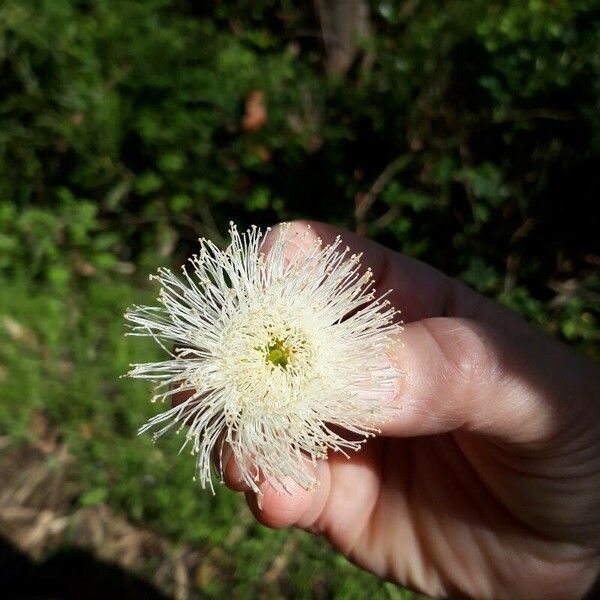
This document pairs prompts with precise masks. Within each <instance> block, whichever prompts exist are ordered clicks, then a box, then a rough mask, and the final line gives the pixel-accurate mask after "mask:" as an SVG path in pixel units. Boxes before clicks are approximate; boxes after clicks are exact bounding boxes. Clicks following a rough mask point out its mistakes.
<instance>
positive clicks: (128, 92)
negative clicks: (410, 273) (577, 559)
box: [0, 0, 600, 598]
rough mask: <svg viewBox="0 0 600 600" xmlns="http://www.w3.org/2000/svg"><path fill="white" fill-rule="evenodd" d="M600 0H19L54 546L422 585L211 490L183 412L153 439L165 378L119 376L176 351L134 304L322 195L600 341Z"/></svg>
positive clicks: (369, 230)
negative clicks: (373, 568)
mask: <svg viewBox="0 0 600 600" xmlns="http://www.w3.org/2000/svg"><path fill="white" fill-rule="evenodd" d="M599 17H600V6H599V5H598V2H597V1H594V0H554V1H548V0H447V1H446V2H429V1H424V0H405V1H402V2H400V1H393V0H381V1H375V0H372V1H370V2H367V1H366V0H317V1H315V3H314V4H311V3H305V2H298V1H297V0H294V1H292V0H280V1H275V0H257V1H254V2H246V1H242V0H230V1H211V2H208V1H207V2H194V1H192V0H187V1H185V0H144V1H141V0H85V1H84V0H45V1H44V0H35V1H34V0H3V1H2V2H1V3H0V319H1V320H0V340H1V343H0V394H1V395H0V451H1V452H2V457H1V458H0V474H3V475H4V477H3V480H0V531H2V532H4V535H5V537H7V538H9V539H10V540H12V543H14V544H15V545H16V546H17V547H18V548H20V549H24V550H25V551H26V552H27V553H28V554H29V555H30V556H33V557H34V558H38V559H40V560H44V559H47V556H48V555H49V554H50V555H51V554H52V552H56V551H57V550H58V549H60V548H64V547H70V546H76V547H85V548H88V549H89V550H90V551H91V552H93V553H94V554H95V555H98V556H102V557H103V558H109V559H111V560H113V561H115V560H116V561H117V562H118V563H119V564H121V565H122V566H123V567H124V568H126V569H130V570H133V571H135V572H136V573H141V574H142V575H143V576H144V577H146V578H147V579H148V580H150V581H152V582H153V583H154V584H155V585H157V586H158V587H159V588H160V589H161V590H162V591H163V592H164V593H167V594H168V595H175V596H177V597H180V598H185V597H189V596H194V595H205V596H208V597H222V596H223V594H225V593H227V594H229V595H232V597H240V598H242V597H249V598H250V597H256V595H257V594H260V595H262V596H263V597H280V596H282V595H284V596H293V597H320V598H353V597H356V598H362V597H367V596H368V595H369V594H371V595H373V594H375V595H379V596H381V597H390V598H401V597H406V598H408V597H410V596H409V595H405V593H404V592H402V591H400V590H398V589H397V588H395V587H393V586H391V585H389V584H382V583H380V582H378V581H376V580H375V579H374V578H372V577H370V576H367V575H364V574H361V573H359V572H358V570H356V569H354V568H353V567H351V566H350V565H348V563H346V562H345V560H344V559H343V558H340V557H335V556H334V555H333V554H332V553H331V552H330V551H329V550H327V549H325V548H324V547H323V545H322V544H321V543H319V542H316V541H314V540H312V539H309V538H308V537H306V536H303V535H302V534H298V533H287V532H267V531H265V530H262V529H260V528H259V527H258V526H256V525H254V524H253V522H252V520H251V518H250V517H249V515H248V513H247V512H246V511H245V509H244V508H243V506H242V504H241V502H240V501H239V500H238V499H237V498H236V497H235V496H234V495H233V494H231V493H229V492H227V491H226V490H225V489H219V490H218V492H217V495H216V496H215V497H213V496H211V495H210V494H209V493H202V492H199V491H198V490H197V489H196V487H195V485H194V484H193V483H192V481H191V477H192V472H193V461H192V460H190V459H189V457H187V456H182V457H179V456H177V455H176V449H177V447H178V445H177V443H176V440H173V441H171V442H169V441H165V442H164V443H161V444H160V445H159V446H157V447H153V446H151V445H150V443H149V441H148V440H147V439H143V438H140V439H137V438H136V437H135V431H136V429H137V427H138V425H139V424H140V423H141V422H143V420H145V419H146V418H147V417H148V416H150V415H151V414H153V412H154V409H153V407H152V406H150V405H148V403H147V399H148V397H149V390H148V388H147V387H146V386H144V385H142V384H136V383H133V382H129V381H121V380H119V378H118V377H119V375H120V374H122V373H123V372H124V371H125V370H126V369H127V364H128V363H129V362H134V361H135V362H139V361H141V360H144V359H146V358H149V357H153V356H157V355H156V351H155V350H154V349H153V348H148V344H143V343H142V344H141V343H139V342H135V341H131V340H130V339H124V338H123V336H122V333H123V325H122V312H123V310H124V309H125V307H126V306H127V305H129V304H131V303H143V302H145V301H151V298H152V294H153V292H152V290H151V289H150V288H149V287H148V285H147V281H146V278H147V274H148V272H150V271H151V270H153V269H154V268H155V267H156V266H157V265H159V264H178V263H179V262H181V261H182V259H183V258H185V256H186V255H187V254H188V253H190V252H192V251H193V250H194V249H195V245H196V240H197V237H198V236H199V235H203V236H209V237H211V238H213V239H214V240H216V241H217V242H218V243H220V244H223V243H226V236H225V234H226V230H227V223H228V222H229V221H230V220H234V221H236V222H237V223H238V224H239V225H240V226H245V225H250V224H253V223H256V224H258V225H267V224H272V223H273V222H276V221H280V220H290V219H295V218H314V219H319V220H323V221H327V222H331V223H335V224H339V225H342V226H344V227H347V228H350V229H354V230H357V231H358V232H359V233H361V234H363V235H367V236H369V237H372V238H374V239H377V240H379V241H381V242H382V243H385V244H387V245H389V246H390V247H393V248H395V249H397V250H399V251H402V252H405V253H407V254H410V255H412V256H415V257H418V258H420V259H422V260H425V261H427V262H430V263H432V264H433V265H435V266H437V267H439V268H440V269H442V270H444V271H445V272H447V273H449V274H451V275H453V276H457V277H459V278H460V279H462V280H463V281H465V282H466V283H468V284H469V285H471V286H472V287H474V288H475V289H477V290H478V291H480V292H482V293H484V294H487V295H489V296H492V297H495V298H497V299H498V300H499V301H501V302H503V303H505V304H506V305H508V306H509V307H511V308H513V309H514V310H516V311H518V312H520V313H521V314H523V315H524V316H525V318H527V319H528V320H530V321H531V322H534V323H536V324H538V325H539V326H541V327H543V328H544V329H545V330H546V331H548V333H549V334H551V335H553V336H556V337H557V338H559V339H561V340H563V341H565V342H567V343H570V344H572V345H574V346H576V347H578V348H579V349H580V350H581V351H582V352H586V353H588V354H589V355H590V356H592V357H595V358H598V357H599V356H600V351H599V349H598V339H599V337H600V335H599V329H598V318H599V303H600V302H599V298H600V277H599V271H598V266H599V265H600V248H599V244H598V231H599V225H600V223H599V221H598V217H597V213H599V212H600V211H599V210H598V208H599V207H598V204H599V201H600V120H599V118H598V114H599V110H600V104H599V100H600V93H599V92H600V18H599ZM36 473H37V479H36V478H35V477H36V475H35V474H36ZM3 485H4V493H3ZM52 490H54V491H52ZM26 509H27V510H29V513H24V512H23V511H26ZM19 510H21V512H19ZM2 511H3V512H2ZM11 511H12V512H11ZM15 511H16V512H15ZM94 511H95V512H94ZM44 514H45V515H46V516H47V517H48V518H47V519H46V521H44V520H43V519H42V521H40V515H44ZM15 515H17V516H15ZM19 515H20V516H19ZM27 515H29V516H27ZM48 515H49V516H48ZM86 519H87V520H86ZM94 519H96V521H98V519H100V520H102V519H107V521H106V523H113V525H110V526H109V525H106V527H103V529H102V531H103V532H104V534H103V535H104V537H102V536H100V538H98V535H99V534H98V535H96V537H94V535H95V534H94V535H92V534H91V533H90V530H89V527H88V529H86V527H87V526H88V525H89V523H90V522H95V521H94ZM114 520H116V521H115V522H118V523H120V527H121V526H122V528H121V529H119V527H117V530H118V531H120V532H121V534H122V535H123V536H124V538H125V540H126V542H123V541H122V540H121V538H119V537H118V536H117V538H118V539H119V540H121V542H119V543H121V544H125V546H127V544H129V546H127V547H128V548H130V555H131V556H130V555H127V556H128V557H129V558H128V559H127V560H124V559H123V556H124V551H123V550H122V549H121V550H114V544H115V543H117V542H115V539H113V538H114V536H113V537H112V538H111V535H109V534H108V533H106V532H107V531H112V530H113V529H114V527H116V526H115V525H114V522H113V521H114ZM44 523H45V524H44ZM82 523H83V525H82ZM102 523H104V521H102ZM86 524H87V525H86ZM111 527H112V528H113V529H111ZM123 528H124V529H123ZM78 531H80V532H81V531H84V532H87V533H86V534H85V535H84V534H82V533H79V534H78V533H77V532H78ZM123 531H125V532H128V533H123ZM57 532H58V533H57ZM88 534H89V535H88ZM115 535H116V534H115ZM132 536H133V537H132ZM136 536H138V537H136ZM139 536H142V538H140V537H139ZM144 536H147V537H144ZM88 537H89V538H93V539H91V540H90V539H87V538H88ZM132 539H133V540H134V541H133V542H132V541H131V540H132ZM140 539H143V540H146V541H144V543H142V542H140ZM32 540H33V541H32ZM94 540H95V541H94ZM98 540H100V541H98ZM127 540H128V541H127ZM147 540H152V542H151V543H150V542H148V541H147ZM111 543H112V544H113V546H111V545H110V544H111ZM148 544H150V550H149V549H148V548H147V547H146V546H147V545H148ZM118 548H121V546H118ZM157 548H159V549H160V551H159V550H157ZM111 549H112V550H111ZM109 555H110V556H109ZM169 561H171V562H169ZM161 565H162V567H161ZM165 565H167V566H165ZM161 568H162V570H161Z"/></svg>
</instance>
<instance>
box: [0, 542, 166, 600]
mask: <svg viewBox="0 0 600 600" xmlns="http://www.w3.org/2000/svg"><path fill="white" fill-rule="evenodd" d="M0 590H2V598H4V599H5V600H17V599H18V600H50V599H52V600H62V599H71V598H73V599H75V598H77V599H80V598H86V599H88V600H93V599H96V598H98V599H100V598H101V599H102V600H106V599H107V598H144V599H147V600H166V598H167V597H166V596H164V595H162V594H161V593H159V592H158V591H157V590H156V589H155V588H154V587H152V586H151V585H150V584H148V583H147V582H146V581H143V580H142V579H140V578H138V577H136V576H135V575H133V574H132V573H128V572H127V571H124V570H123V569H120V568H119V567H118V566H116V565H114V564H109V563H106V562H103V561H101V560H98V559H97V558H95V557H94V556H93V555H92V554H89V553H87V552H85V551H83V550H80V549H77V548H72V549H69V548H67V549H64V550H61V551H59V552H56V553H55V554H53V555H52V556H50V557H49V558H48V559H46V560H44V561H43V562H39V563H36V562H34V561H31V560H30V559H29V558H28V557H27V556H26V555H25V554H22V553H21V552H19V551H18V550H17V549H16V548H15V547H14V546H13V545H12V544H10V543H9V542H7V541H6V540H4V539H1V538H0Z"/></svg>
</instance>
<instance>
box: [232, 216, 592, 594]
mask: <svg viewBox="0 0 600 600" xmlns="http://www.w3.org/2000/svg"><path fill="white" fill-rule="evenodd" d="M305 228H306V226H305V224H298V225H294V226H292V228H291V229H290V232H289V236H290V238H291V239H290V242H291V243H292V244H294V243H296V244H297V243H301V241H298V240H300V236H299V235H298V233H299V232H302V233H304V231H305ZM311 231H312V232H313V234H314V235H315V236H317V235H318V236H320V237H321V238H323V241H324V243H328V242H330V241H332V240H333V239H334V238H335V236H336V235H338V234H342V237H343V239H344V242H346V243H347V244H348V245H350V246H351V248H352V250H353V251H354V252H363V253H364V255H363V264H365V266H370V267H371V268H372V269H373V271H374V273H375V277H376V280H377V282H376V287H377V288H379V289H388V288H393V290H394V292H393V296H392V297H391V300H392V304H393V305H395V306H396V307H397V308H400V309H401V310H402V311H403V318H404V321H405V322H406V326H405V331H404V332H403V334H402V335H401V337H400V339H399V340H398V342H397V344H395V346H394V348H393V352H392V359H393V360H394V362H396V363H397V365H398V366H399V367H400V368H401V369H402V370H404V371H406V372H407V375H406V377H404V378H402V379H401V380H400V381H399V385H398V392H397V394H396V395H395V397H394V398H393V399H382V401H384V402H386V403H388V404H389V403H391V404H393V405H394V406H395V407H397V409H398V410H397V411H395V414H394V416H393V417H392V418H391V419H390V420H389V421H388V422H387V423H385V424H384V425H383V427H382V434H381V436H380V437H377V438H375V439H371V440H369V441H368V442H367V443H366V444H365V445H364V446H363V448H362V450H361V451H360V452H359V453H357V454H356V455H354V456H352V458H351V460H347V459H346V458H344V457H343V456H340V455H339V454H333V453H332V455H331V456H330V457H329V459H328V460H327V461H322V462H319V463H318V464H317V467H316V468H317V474H318V480H319V485H318V486H317V487H316V489H315V490H314V491H310V492H308V491H305V490H303V489H301V488H299V487H297V486H296V487H293V486H294V484H293V483H291V484H290V485H291V486H292V487H293V490H292V491H293V493H292V494H291V495H287V494H278V493H277V492H276V491H275V490H274V489H272V488H271V487H269V486H268V485H267V484H263V485H262V486H261V491H260V502H259V501H258V499H257V497H256V495H255V494H254V493H252V492H251V491H250V490H249V489H248V488H247V487H246V486H245V484H244V483H243V482H242V481H241V479H240V477H239V469H238V467H237V464H236V463H235V460H234V459H233V458H231V457H230V456H229V457H227V458H225V459H224V465H225V471H224V478H225V482H226V483H227V485H229V487H231V488H233V489H235V490H239V491H244V492H246V497H247V501H248V504H249V506H250V508H251V509H252V511H253V513H254V515H255V516H256V518H257V519H258V520H259V521H260V522H261V523H263V524H265V525H267V526H270V527H288V526H295V527H300V528H303V529H306V530H308V531H311V532H313V533H317V534H321V535H323V536H325V537H326V538H327V539H328V540H329V541H330V542H331V543H332V544H333V546H334V547H335V548H337V549H339V550H340V551H341V552H343V553H344V554H345V555H346V556H347V557H348V558H349V559H350V560H351V561H353V562H354V563H356V564H357V565H359V566H361V567H362V568H364V569H367V570H369V571H371V572H372V573H374V574H376V575H378V576H379V577H382V578H385V579H388V580H391V581H394V582H397V583H399V584H401V585H404V586H407V587H410V588H413V589H416V590H419V591H421V592H424V593H426V594H430V595H432V596H438V597H447V596H456V595H460V596H469V597H476V598H544V599H547V598H561V599H564V598H571V597H573V598H575V597H581V596H583V595H584V594H585V593H586V592H587V591H588V590H589V589H590V588H591V587H592V585H593V582H594V580H595V578H596V577H597V575H598V572H599V570H600V551H599V549H600V404H599V400H600V373H599V370H598V368H597V367H596V366H594V365H593V364H592V363H590V362H588V361H587V360H586V359H585V358H583V357H581V356H579V355H577V354H576V353H574V352H573V351H571V350H570V349H568V348H567V347H564V346H561V345H559V344H557V343H555V342H554V341H552V340H550V339H549V338H547V337H545V336H544V335H543V334H542V333H540V332H539V331H537V330H536V329H534V328H533V327H531V326H529V325H528V324H526V323H525V322H524V321H523V320H521V319H520V318H519V317H517V316H516V315H514V314H512V313H511V312H509V311H508V310H506V309H504V308H503V307H501V306H500V305H499V304H497V303H495V302H493V301H491V300H488V299H486V298H484V297H482V296H479V295H478V294H476V293H475V292H473V291H471V290H469V289H468V288H466V287H464V286H463V285H461V284H459V283H457V282H456V281H454V280H452V279H450V278H449V277H447V276H445V275H443V274H442V273H440V272H439V271H436V270H435V269H433V268H432V267H429V266H428V265H425V264H423V263H420V262H419V261H416V260H414V259H410V258H407V257H405V256H402V255H400V254H397V253H395V252H392V251H391V250H388V249H386V248H384V247H382V246H380V245H378V244H375V243H373V242H370V241H367V240H364V239H361V238H359V237H357V236H355V235H353V234H350V233H349V232H344V231H339V230H337V229H335V228H333V227H330V226H327V225H322V224H312V230H311ZM294 236H297V237H294Z"/></svg>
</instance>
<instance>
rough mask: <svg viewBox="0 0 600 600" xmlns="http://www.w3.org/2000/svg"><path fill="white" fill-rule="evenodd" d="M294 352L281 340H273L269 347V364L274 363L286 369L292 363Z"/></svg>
mask: <svg viewBox="0 0 600 600" xmlns="http://www.w3.org/2000/svg"><path fill="white" fill-rule="evenodd" d="M291 355H292V350H291V348H289V347H288V346H286V345H285V344H284V343H283V342H282V341H281V340H278V339H276V340H273V342H271V343H270V344H269V345H268V346H267V356H266V358H267V362H270V363H273V364H274V365H275V366H276V367H281V368H282V369H284V370H285V369H286V368H287V366H288V363H289V362H290V357H291Z"/></svg>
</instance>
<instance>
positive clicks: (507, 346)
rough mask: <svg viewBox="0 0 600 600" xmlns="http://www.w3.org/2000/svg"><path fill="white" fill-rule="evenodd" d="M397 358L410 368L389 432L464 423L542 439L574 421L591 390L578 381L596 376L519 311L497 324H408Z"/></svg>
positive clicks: (439, 429) (426, 431)
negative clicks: (521, 317) (591, 374)
mask: <svg viewBox="0 0 600 600" xmlns="http://www.w3.org/2000/svg"><path fill="white" fill-rule="evenodd" d="M392 360H393V362H394V363H395V364H396V365H397V366H398V367H399V368H401V369H402V370H403V371H404V372H405V373H406V375H405V376H403V377H402V378H401V379H400V380H399V382H398V386H397V391H396V394H395V397H394V399H393V401H392V403H391V404H392V406H393V408H392V411H391V418H390V419H389V420H388V421H387V422H386V423H385V424H384V425H383V426H382V433H383V434H384V435H390V436H417V435H430V434H437V433H443V432H449V431H453V430H458V429H461V430H465V431H471V432H474V433H477V434H483V435H485V436H490V437H491V438H496V439H498V440H500V441H508V442H514V443H531V442H539V441H542V440H545V439H549V438H551V437H552V436H554V435H556V434H557V433H558V432H559V431H560V430H564V427H565V426H566V425H568V424H569V423H571V422H575V421H576V419H577V417H578V416H579V415H580V412H579V407H580V406H581V405H582V402H581V399H582V396H585V395H586V392H585V390H581V389H580V390H579V392H578V391H577V390H576V389H575V387H574V386H575V385H584V386H585V385H586V384H585V383H584V382H585V381H586V380H587V381H594V380H595V379H596V377H589V375H590V374H589V373H587V372H585V370H586V367H588V365H587V363H586V361H585V360H582V357H579V356H578V355H576V354H575V353H574V352H572V351H570V350H569V349H567V348H563V347H562V346H560V345H559V344H557V343H555V342H553V341H552V340H550V339H549V338H546V337H545V336H544V335H543V334H541V333H540V332H538V331H537V330H536V329H534V328H533V327H531V326H529V325H528V324H527V323H525V322H524V321H521V320H520V319H518V318H516V317H515V318H514V319H501V320H500V321H499V325H498V326H494V325H493V324H490V323H489V322H481V321H475V320H472V319H463V318H442V317H440V318H429V319H423V320H421V321H416V322H413V323H409V324H408V325H406V326H405V330H404V332H403V333H402V334H401V336H400V338H399V339H398V342H397V343H396V344H395V346H394V348H393V350H392ZM582 382H583V383H582Z"/></svg>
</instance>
